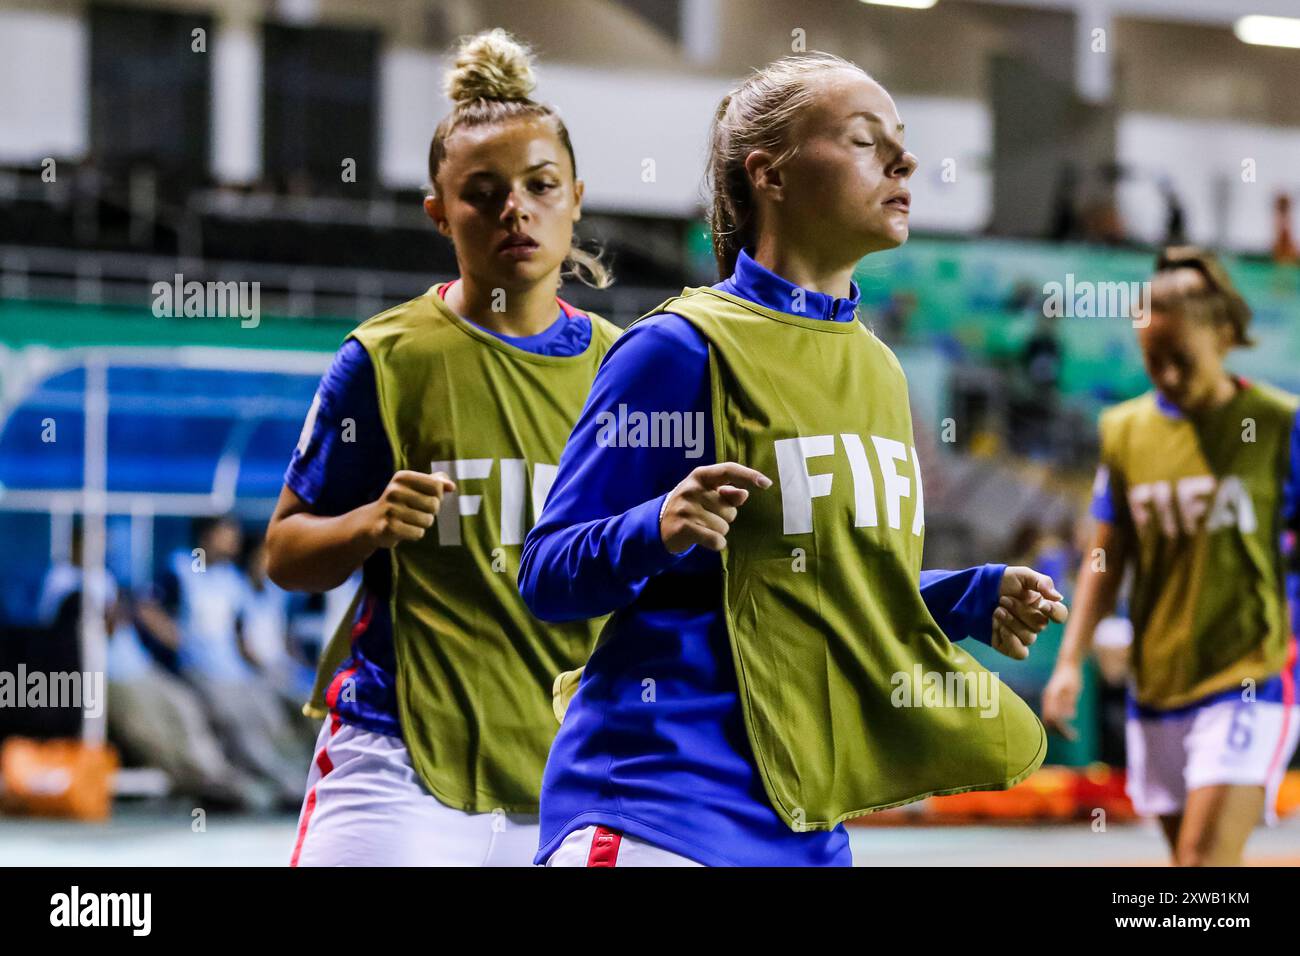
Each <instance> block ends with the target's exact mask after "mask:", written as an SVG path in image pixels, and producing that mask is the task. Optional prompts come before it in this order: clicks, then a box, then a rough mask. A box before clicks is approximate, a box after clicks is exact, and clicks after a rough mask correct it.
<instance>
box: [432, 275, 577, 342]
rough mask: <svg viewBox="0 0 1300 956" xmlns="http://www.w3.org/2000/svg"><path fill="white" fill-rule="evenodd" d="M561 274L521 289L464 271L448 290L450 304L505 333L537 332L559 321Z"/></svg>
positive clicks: (474, 320) (456, 311)
mask: <svg viewBox="0 0 1300 956" xmlns="http://www.w3.org/2000/svg"><path fill="white" fill-rule="evenodd" d="M559 285H560V275H559V270H558V269H557V270H556V271H555V273H553V274H552V275H550V276H547V277H546V278H545V279H543V280H541V281H539V282H534V283H532V284H530V285H527V286H523V287H520V288H517V289H502V288H501V287H500V286H493V285H492V284H490V283H486V282H482V281H479V280H478V279H475V278H474V277H473V276H469V275H462V276H461V281H460V282H457V283H456V284H455V285H453V286H452V287H451V288H450V289H448V290H447V305H448V307H449V308H450V309H451V310H452V311H453V312H455V313H456V314H457V315H459V316H463V317H464V318H467V319H469V320H470V321H471V322H473V323H474V324H475V325H480V326H482V327H483V328H485V329H490V330H491V331H493V332H499V333H501V334H502V335H510V336H514V337H516V338H519V337H523V336H528V335H536V334H538V333H539V332H544V331H546V330H547V329H548V328H550V327H551V323H553V322H554V321H555V315H556V304H555V293H556V290H557V289H558V288H559Z"/></svg>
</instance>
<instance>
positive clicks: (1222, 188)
mask: <svg viewBox="0 0 1300 956" xmlns="http://www.w3.org/2000/svg"><path fill="white" fill-rule="evenodd" d="M1116 149H1117V153H1118V157H1117V158H1118V159H1119V161H1120V162H1121V163H1123V164H1125V165H1126V166H1129V167H1132V168H1135V169H1138V170H1141V171H1143V172H1145V173H1147V174H1149V175H1148V176H1147V177H1145V178H1146V180H1147V181H1146V182H1144V183H1142V184H1140V185H1138V184H1128V185H1125V186H1124V187H1122V189H1121V191H1120V197H1119V198H1120V209H1121V212H1122V213H1123V216H1124V220H1125V223H1126V224H1127V225H1128V228H1129V230H1130V232H1131V233H1133V234H1134V235H1136V236H1137V237H1138V238H1141V239H1144V240H1147V241H1150V242H1155V241H1158V240H1159V239H1161V238H1162V237H1163V230H1164V217H1165V204H1164V202H1163V200H1162V199H1161V197H1160V194H1159V193H1158V192H1157V191H1156V189H1155V188H1154V187H1153V186H1152V185H1150V179H1151V175H1153V174H1157V173H1159V174H1163V175H1167V176H1168V177H1169V179H1170V181H1171V182H1172V184H1173V187H1174V189H1175V191H1176V192H1177V194H1178V196H1179V197H1180V198H1181V199H1182V202H1183V207H1184V210H1185V211H1186V217H1187V231H1188V237H1189V238H1190V239H1191V240H1192V241H1194V242H1202V243H1209V244H1213V245H1219V244H1222V245H1225V246H1227V247H1229V248H1233V249H1240V250H1249V251H1267V250H1268V249H1269V248H1270V247H1271V245H1272V240H1273V202H1274V199H1275V198H1276V196H1277V194H1278V192H1281V191H1286V192H1289V193H1291V194H1292V195H1293V196H1295V195H1296V194H1297V193H1300V166H1297V163H1296V158H1297V157H1300V129H1295V128H1287V127H1276V126H1260V125H1251V124H1247V123H1233V122H1228V121H1217V120H1190V119H1184V118H1180V117H1173V116H1159V115H1154V114H1147V113H1130V114H1127V115H1125V116H1123V117H1121V119H1120V121H1119V128H1118V131H1117V146H1116ZM1245 160H1253V162H1254V176H1255V181H1254V182H1246V181H1243V176H1242V173H1243V162H1244V161H1245ZM1293 229H1294V223H1293Z"/></svg>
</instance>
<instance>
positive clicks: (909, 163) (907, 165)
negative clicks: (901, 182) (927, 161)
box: [889, 150, 920, 179]
mask: <svg viewBox="0 0 1300 956" xmlns="http://www.w3.org/2000/svg"><path fill="white" fill-rule="evenodd" d="M919 162H920V160H919V159H917V158H916V156H915V155H914V154H912V153H909V152H907V151H906V150H904V151H903V153H902V155H901V156H899V157H898V159H897V160H896V161H895V162H894V165H893V168H892V169H890V171H889V173H890V175H891V176H893V177H895V178H897V179H907V178H909V177H910V176H911V175H912V174H913V173H914V172H916V167H917V164H918V163H919Z"/></svg>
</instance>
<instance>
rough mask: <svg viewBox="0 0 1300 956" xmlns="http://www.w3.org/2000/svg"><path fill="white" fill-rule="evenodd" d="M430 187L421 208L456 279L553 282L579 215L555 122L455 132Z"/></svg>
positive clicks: (578, 196) (578, 186)
mask: <svg viewBox="0 0 1300 956" xmlns="http://www.w3.org/2000/svg"><path fill="white" fill-rule="evenodd" d="M435 186H436V190H437V196H436V197H434V198H431V199H430V200H428V201H426V203H425V208H426V210H427V211H428V213H429V215H430V216H431V217H432V218H433V220H434V221H435V222H436V223H437V224H438V231H439V232H441V233H442V234H443V235H445V236H447V237H449V238H450V239H451V240H452V242H453V243H454V244H455V246H456V260H457V263H458V264H459V266H460V270H461V274H462V275H470V276H474V277H475V278H476V279H478V280H479V281H480V282H483V283H485V284H487V285H489V286H490V287H500V288H503V289H518V288H522V287H527V286H529V285H532V284H534V283H536V282H539V281H542V280H544V279H554V278H555V277H556V275H557V274H558V271H559V269H560V267H561V266H562V265H563V263H564V258H565V256H566V255H567V254H568V251H569V246H570V244H571V243H572V241H573V224H574V223H575V222H577V221H578V219H579V218H581V215H582V212H581V203H582V183H581V182H579V181H575V179H574V176H573V166H572V164H571V163H570V161H569V154H568V151H567V150H566V149H565V148H564V144H563V143H562V142H560V138H559V136H558V135H557V133H556V131H555V126H554V124H553V123H551V122H550V121H548V120H513V121H510V122H506V123H500V124H494V125H490V126H480V127H476V128H473V129H467V130H460V131H457V132H455V133H453V134H452V135H451V137H450V138H449V139H448V140H447V156H446V159H445V160H444V161H443V163H442V167H441V169H439V171H438V182H437V183H436V184H435Z"/></svg>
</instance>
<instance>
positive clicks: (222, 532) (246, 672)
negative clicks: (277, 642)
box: [151, 517, 311, 806]
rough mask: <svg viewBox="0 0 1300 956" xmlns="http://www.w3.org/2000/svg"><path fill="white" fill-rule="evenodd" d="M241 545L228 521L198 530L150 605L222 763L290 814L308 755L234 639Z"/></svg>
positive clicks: (242, 600) (240, 605)
mask: <svg viewBox="0 0 1300 956" xmlns="http://www.w3.org/2000/svg"><path fill="white" fill-rule="evenodd" d="M242 538H243V533H242V531H241V529H240V527H239V524H238V523H237V522H236V521H235V520H234V519H233V518H230V517H222V518H214V519H209V520H208V521H205V522H203V523H202V524H201V526H200V529H199V533H198V547H197V548H195V549H194V550H192V551H189V552H185V551H181V552H178V553H176V554H174V555H173V556H172V559H171V562H170V566H171V570H170V571H169V573H167V574H165V575H164V576H163V578H162V579H161V580H160V581H159V583H158V585H157V587H156V593H155V595H154V598H153V601H152V602H151V603H152V605H153V612H154V614H155V615H159V614H162V615H165V616H166V617H168V618H170V619H171V622H170V624H168V625H164V628H167V627H171V628H175V630H176V631H177V632H178V634H179V659H180V669H181V675H182V676H183V677H184V678H185V679H186V680H187V681H188V682H189V683H190V684H191V685H192V686H193V687H194V688H195V689H196V690H197V691H198V692H199V695H200V697H202V699H203V703H204V705H205V707H206V708H207V711H208V715H209V717H210V719H211V720H212V723H213V726H214V727H215V728H216V730H217V734H218V736H219V737H220V739H221V741H222V743H223V744H224V746H225V750H226V754H227V756H229V758H230V759H231V760H232V761H234V762H235V763H236V764H238V765H239V766H241V767H243V768H244V769H245V770H247V771H249V772H251V773H253V774H255V775H256V776H257V777H258V778H259V779H262V780H264V781H266V782H267V783H269V784H271V785H272V786H273V787H274V788H275V793H276V797H277V799H278V800H279V801H280V802H281V803H282V804H283V805H285V806H297V805H298V803H299V802H300V800H301V797H302V788H303V783H304V780H305V775H306V767H307V762H308V761H309V760H310V757H311V749H310V746H309V745H307V746H304V741H303V738H302V736H301V735H300V734H299V733H298V731H297V730H296V729H295V727H294V725H293V724H291V723H290V722H289V721H288V720H287V719H286V717H285V714H284V713H283V710H282V708H281V704H280V700H279V698H278V696H277V694H276V692H275V690H274V689H273V688H272V687H271V685H270V684H268V683H267V682H266V681H265V680H264V679H263V678H262V677H261V676H259V675H258V673H257V672H256V670H255V668H254V666H253V664H252V662H251V659H250V658H249V657H248V656H247V655H246V650H245V646H244V643H243V641H242V640H241V638H240V623H239V622H240V619H241V616H242V615H243V614H244V612H245V608H246V605H247V593H248V585H247V583H246V582H245V580H244V576H243V572H242V570H241V569H240V567H239V565H238V564H236V559H237V558H238V557H239V552H240V547H241V543H242Z"/></svg>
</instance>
